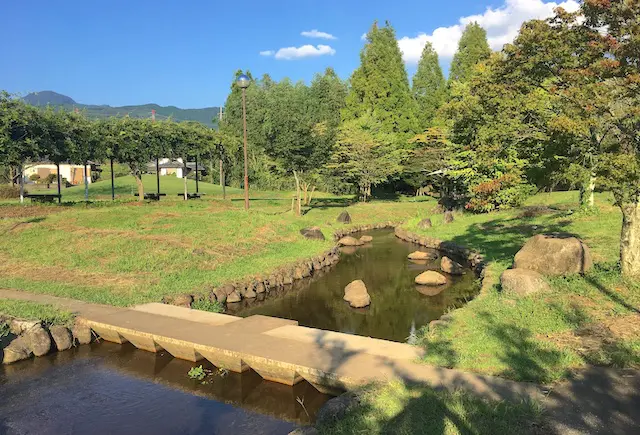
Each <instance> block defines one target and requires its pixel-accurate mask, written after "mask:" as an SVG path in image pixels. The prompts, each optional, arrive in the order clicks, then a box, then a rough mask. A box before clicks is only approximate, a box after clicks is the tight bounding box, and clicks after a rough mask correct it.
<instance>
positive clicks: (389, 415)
mask: <svg viewBox="0 0 640 435" xmlns="http://www.w3.org/2000/svg"><path fill="white" fill-rule="evenodd" d="M540 420H541V410H540V407H539V406H538V405H536V404H534V403H522V404H508V403H504V402H487V401H483V400H481V399H478V398H476V397H474V396H471V395H470V394H468V393H464V392H462V391H457V392H453V393H449V392H444V391H434V390H432V389H429V388H426V387H418V386H412V387H410V386H407V385H405V384H402V383H400V382H392V383H390V384H388V385H384V386H377V387H372V388H369V389H368V390H366V391H365V393H364V394H363V400H362V401H361V404H360V405H358V406H356V407H355V408H354V409H352V410H351V411H349V412H348V413H347V415H346V417H345V418H344V419H341V420H339V421H337V422H334V423H331V424H327V425H325V426H321V427H319V432H320V433H321V434H322V435H338V434H345V435H351V434H371V435H375V434H390V435H391V434H393V435H413V434H442V435H453V434H495V435H498V434H508V435H510V434H528V433H535V430H536V428H537V427H539V424H540Z"/></svg>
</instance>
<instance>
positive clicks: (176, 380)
mask: <svg viewBox="0 0 640 435" xmlns="http://www.w3.org/2000/svg"><path fill="white" fill-rule="evenodd" d="M367 234H369V235H371V236H373V242H372V243H370V244H367V245H365V246H361V247H357V248H345V249H344V250H343V252H342V255H341V259H340V262H339V263H338V264H336V265H335V266H334V267H332V268H330V269H328V270H325V271H321V272H319V273H317V274H315V275H314V277H313V278H312V279H309V280H303V281H299V282H297V283H296V284H294V285H293V286H289V288H285V289H282V290H279V291H272V292H271V293H269V294H268V295H265V294H262V295H259V296H260V299H256V300H253V301H243V302H241V303H238V304H232V305H230V306H229V313H230V314H237V315H241V316H250V315H253V314H264V315H269V316H277V317H284V318H289V319H295V320H298V321H299V322H300V324H301V325H303V326H310V327H315V328H322V329H329V330H333V331H341V332H346V333H351V334H358V335H364V336H371V337H376V338H382V339H389V340H396V341H411V338H412V337H414V336H415V333H416V331H417V330H418V329H419V328H420V327H422V326H424V325H427V324H428V323H429V322H430V321H431V320H434V319H437V318H439V317H440V316H441V315H442V314H443V313H445V312H447V310H449V309H450V308H456V307H459V306H461V305H462V304H464V303H465V302H466V301H467V300H469V299H471V298H472V297H473V296H474V295H475V294H476V293H477V290H478V285H477V282H476V277H475V276H474V274H473V272H472V271H471V270H467V271H466V273H465V274H464V275H463V276H459V277H454V276H447V278H448V280H449V282H448V284H446V286H445V288H444V290H442V291H441V292H439V293H438V294H436V295H431V296H430V294H433V293H434V292H433V288H426V289H425V288H420V287H418V286H416V285H415V284H414V278H415V277H416V276H417V275H418V274H420V273H421V272H423V271H425V270H439V264H440V259H439V258H437V259H435V260H433V261H429V262H411V261H409V260H407V255H408V254H409V253H410V252H413V251H415V250H423V251H426V249H425V248H421V247H419V246H417V245H412V244H410V243H407V242H403V241H401V240H399V239H397V238H396V237H395V236H394V234H393V231H390V230H376V231H370V232H367ZM355 236H356V237H357V236H359V235H358V234H356V235H355ZM355 279H362V280H363V281H364V282H365V284H366V286H367V288H368V291H369V293H370V295H371V299H372V303H371V306H369V307H367V308H364V309H353V308H351V307H350V306H349V305H348V304H347V303H346V302H345V301H343V299H342V297H343V294H344V287H345V286H346V285H347V284H349V283H350V282H351V281H353V280H355ZM198 364H200V363H198ZM193 366H194V364H193V363H190V362H187V361H182V360H178V359H175V358H172V357H171V356H170V355H169V354H167V353H165V352H160V353H158V354H154V353H149V352H144V351H140V350H137V349H135V348H134V347H133V346H131V345H128V344H125V345H123V346H120V345H116V344H111V343H107V342H102V343H96V344H92V345H90V346H80V347H78V348H75V349H72V350H69V351H66V352H60V353H55V354H52V355H49V356H47V357H42V358H35V359H32V360H28V361H23V362H20V363H16V364H12V365H8V366H0V435H2V434H12V435H13V434H39V435H40V434H56V435H57V434H66V433H74V434H85V433H91V434H94V435H101V434H113V433H118V434H119V435H126V434H147V433H149V434H156V433H176V434H199V433H211V434H218V435H226V434H233V435H244V434H286V433H288V432H289V431H291V430H293V429H294V428H295V427H298V426H300V425H303V424H308V423H310V422H313V421H314V420H315V415H316V413H317V411H318V410H319V409H320V407H321V406H322V405H323V404H324V402H326V401H327V400H328V399H329V398H330V396H327V395H324V394H321V393H319V392H318V391H317V390H316V389H315V388H314V387H313V386H311V385H310V384H308V383H307V382H301V383H299V384H297V385H296V386H294V387H288V386H285V385H281V384H277V383H272V382H268V381H265V380H263V379H262V378H261V377H260V376H259V375H258V374H256V373H255V372H252V371H249V372H246V373H243V374H234V373H228V374H226V375H224V376H220V375H214V376H210V377H208V378H207V380H206V383H204V384H203V383H202V382H199V381H195V380H192V379H190V378H189V377H188V376H187V372H188V371H189V369H190V368H191V367H193ZM205 367H206V362H205ZM212 369H213V367H212Z"/></svg>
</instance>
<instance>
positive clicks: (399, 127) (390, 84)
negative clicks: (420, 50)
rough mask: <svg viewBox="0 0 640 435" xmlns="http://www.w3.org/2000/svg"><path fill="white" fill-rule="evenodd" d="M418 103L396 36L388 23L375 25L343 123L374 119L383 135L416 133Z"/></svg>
mask: <svg viewBox="0 0 640 435" xmlns="http://www.w3.org/2000/svg"><path fill="white" fill-rule="evenodd" d="M416 112H417V107H416V102H415V100H414V99H413V97H412V95H411V90H410V89H409V79H408V77H407V71H406V70H405V67H404V62H403V61H402V53H401V52H400V48H399V47H398V42H397V40H396V34H395V31H394V30H393V28H392V27H391V25H390V24H389V23H387V24H386V26H384V27H379V26H378V24H377V23H374V24H373V26H372V27H371V30H369V33H367V42H366V44H365V46H364V48H363V49H362V51H361V52H360V66H359V67H358V69H356V70H355V71H354V72H353V74H352V76H351V79H350V88H349V94H348V96H347V102H346V107H345V109H344V110H343V116H342V117H343V119H344V120H345V121H351V120H354V119H358V118H361V117H364V116H371V117H372V118H373V120H374V121H375V122H377V123H379V124H380V131H381V132H383V133H401V134H406V133H417V131H418V122H417V120H416Z"/></svg>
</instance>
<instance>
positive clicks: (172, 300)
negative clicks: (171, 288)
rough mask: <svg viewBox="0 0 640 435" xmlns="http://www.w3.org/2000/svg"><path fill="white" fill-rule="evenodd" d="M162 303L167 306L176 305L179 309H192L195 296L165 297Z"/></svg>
mask: <svg viewBox="0 0 640 435" xmlns="http://www.w3.org/2000/svg"><path fill="white" fill-rule="evenodd" d="M162 302H163V303H165V304H170V305H175V306H177V307H184V308H191V304H192V303H193V296H191V295H187V294H184V295H175V296H165V297H164V298H162Z"/></svg>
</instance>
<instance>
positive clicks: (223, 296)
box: [211, 288, 227, 304]
mask: <svg viewBox="0 0 640 435" xmlns="http://www.w3.org/2000/svg"><path fill="white" fill-rule="evenodd" d="M211 293H212V294H213V295H214V296H215V298H216V301H217V302H219V303H221V304H224V303H225V302H227V293H226V292H225V291H224V289H222V288H217V289H214V290H213V292H211ZM212 302H213V301H212Z"/></svg>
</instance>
